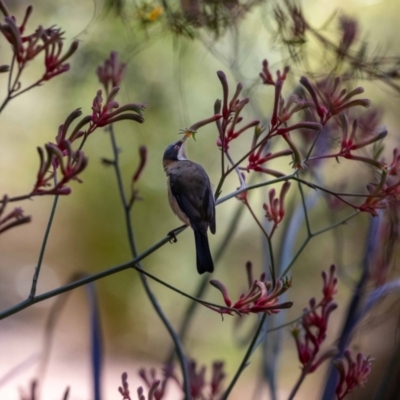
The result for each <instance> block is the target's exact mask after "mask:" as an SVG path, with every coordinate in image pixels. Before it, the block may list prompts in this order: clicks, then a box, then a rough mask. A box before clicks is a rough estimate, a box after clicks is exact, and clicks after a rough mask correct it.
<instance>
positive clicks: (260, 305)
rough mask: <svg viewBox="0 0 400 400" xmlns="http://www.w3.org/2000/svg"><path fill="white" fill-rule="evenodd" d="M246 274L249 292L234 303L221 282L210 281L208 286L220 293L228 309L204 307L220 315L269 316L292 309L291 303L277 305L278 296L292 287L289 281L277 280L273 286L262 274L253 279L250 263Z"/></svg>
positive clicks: (286, 279) (285, 279)
mask: <svg viewBox="0 0 400 400" xmlns="http://www.w3.org/2000/svg"><path fill="white" fill-rule="evenodd" d="M247 273H248V276H249V286H250V287H249V290H248V291H247V292H246V293H243V294H242V295H241V296H240V297H239V300H237V301H236V302H235V303H233V302H232V300H231V299H230V297H229V295H228V290H227V288H226V286H225V285H224V284H223V283H222V282H220V281H218V280H216V279H213V280H211V281H210V284H211V285H212V286H214V287H216V288H217V289H218V290H219V291H220V292H221V294H222V297H223V299H224V302H225V304H226V307H228V308H219V307H215V306H210V305H207V304H205V305H206V307H208V308H210V309H212V310H214V311H217V312H218V313H220V314H229V315H233V314H234V313H236V314H238V315H242V314H250V313H255V314H257V313H266V314H268V315H271V314H277V313H279V312H280V310H282V309H284V308H290V307H292V305H293V303H292V302H291V301H288V302H285V303H279V296H281V295H282V294H283V293H285V292H286V291H287V290H288V289H289V288H290V287H291V285H292V281H291V280H290V279H288V278H284V279H278V280H277V281H276V283H275V286H273V284H272V282H270V281H265V274H262V275H261V277H260V279H259V280H258V279H253V277H252V265H251V263H250V262H249V263H247Z"/></svg>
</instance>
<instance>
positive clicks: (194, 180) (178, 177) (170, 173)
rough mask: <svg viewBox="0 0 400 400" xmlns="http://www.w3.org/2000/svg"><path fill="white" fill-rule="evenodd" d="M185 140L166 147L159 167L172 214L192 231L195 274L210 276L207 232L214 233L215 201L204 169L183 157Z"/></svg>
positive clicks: (211, 264) (210, 264)
mask: <svg viewBox="0 0 400 400" xmlns="http://www.w3.org/2000/svg"><path fill="white" fill-rule="evenodd" d="M185 140H186V137H184V138H183V139H182V140H178V141H177V142H176V143H172V144H170V145H169V146H168V147H167V149H166V150H165V152H164V157H163V166H164V171H165V173H166V174H167V177H168V200H169V204H170V206H171V208H172V211H173V212H174V213H175V214H176V215H177V216H178V218H179V219H180V220H181V221H183V222H184V223H185V224H186V225H190V226H191V228H192V229H193V231H194V239H195V243H196V263H197V271H198V273H199V274H203V273H204V272H213V271H214V263H213V260H212V257H211V253H210V247H209V245H208V238H207V229H208V228H210V231H211V233H213V234H214V233H215V201H214V195H213V192H212V188H211V184H210V179H209V178H208V175H207V173H206V171H205V170H204V168H203V167H202V166H201V165H199V164H196V163H194V162H192V161H190V160H188V159H187V158H186V156H185V144H184V143H185Z"/></svg>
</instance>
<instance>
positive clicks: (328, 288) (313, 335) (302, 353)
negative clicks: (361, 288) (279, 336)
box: [292, 265, 338, 373]
mask: <svg viewBox="0 0 400 400" xmlns="http://www.w3.org/2000/svg"><path fill="white" fill-rule="evenodd" d="M322 278H323V281H324V286H323V289H322V293H323V298H322V300H321V301H320V302H319V303H317V301H316V300H315V299H314V298H312V299H311V300H310V302H309V304H310V308H305V309H304V310H303V317H302V319H301V322H300V324H301V327H302V328H303V331H304V332H303V333H302V332H301V330H300V327H295V328H293V329H292V335H293V337H294V339H295V341H296V346H297V352H298V356H299V360H300V362H301V364H302V366H303V369H304V370H306V371H307V373H311V372H313V371H315V370H316V369H317V368H318V367H319V366H320V365H321V364H322V362H324V361H325V360H326V359H328V358H331V357H332V356H333V355H334V352H333V351H327V352H325V353H324V354H322V355H320V354H319V352H320V348H321V345H322V344H323V342H324V341H325V339H326V333H327V329H328V322H329V317H330V315H331V313H332V311H334V310H335V309H336V308H337V304H336V303H335V302H334V301H333V298H334V296H335V294H336V293H337V283H338V279H337V276H336V267H335V266H334V265H332V266H331V268H330V270H329V273H326V272H325V271H324V272H323V273H322Z"/></svg>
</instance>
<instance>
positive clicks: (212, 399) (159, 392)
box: [118, 360, 225, 400]
mask: <svg viewBox="0 0 400 400" xmlns="http://www.w3.org/2000/svg"><path fill="white" fill-rule="evenodd" d="M188 372H189V383H190V394H191V399H193V400H196V399H197V400H200V399H206V398H207V399H209V400H217V398H218V396H219V395H220V393H221V392H222V383H223V381H224V379H225V373H224V363H223V362H221V361H215V362H214V363H213V364H212V371H211V379H210V380H209V381H208V380H207V379H206V367H205V366H202V367H200V368H198V366H197V363H196V362H195V361H194V360H189V361H188ZM139 375H140V377H141V378H142V379H143V380H144V382H145V383H146V386H147V388H148V397H147V399H148V400H162V399H164V396H165V395H166V389H167V386H168V383H169V382H170V381H174V382H175V383H176V384H177V385H178V386H179V387H180V388H181V389H182V391H183V385H182V384H181V382H180V380H179V379H178V377H177V376H176V375H175V373H174V369H173V367H172V366H170V365H169V366H166V367H165V368H163V377H162V379H158V378H157V374H156V370H155V369H154V368H151V369H150V371H146V370H144V369H141V370H140V371H139ZM127 379H128V375H127V373H126V372H124V373H123V374H122V387H119V388H118V390H119V392H120V394H121V395H122V396H123V400H132V398H131V397H130V392H129V385H128V381H127ZM137 393H138V399H139V400H146V397H145V395H144V389H143V387H142V386H140V387H139V388H138V390H137Z"/></svg>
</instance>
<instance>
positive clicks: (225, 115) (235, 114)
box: [214, 71, 260, 152]
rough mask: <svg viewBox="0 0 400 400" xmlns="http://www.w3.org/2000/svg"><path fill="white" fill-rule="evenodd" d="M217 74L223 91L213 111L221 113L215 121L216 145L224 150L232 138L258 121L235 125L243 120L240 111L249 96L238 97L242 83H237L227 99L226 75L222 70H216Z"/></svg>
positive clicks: (254, 125)
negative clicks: (239, 125)
mask: <svg viewBox="0 0 400 400" xmlns="http://www.w3.org/2000/svg"><path fill="white" fill-rule="evenodd" d="M217 75H218V78H219V80H220V82H221V85H222V92H223V100H222V104H221V101H220V100H217V101H216V102H215V106H214V113H215V114H219V113H221V114H222V119H221V120H219V119H218V120H217V121H216V124H217V128H218V132H219V137H218V140H217V145H218V147H219V148H221V149H222V151H224V152H225V151H227V150H228V149H229V143H230V142H231V141H232V140H234V139H236V138H238V137H239V136H240V135H241V134H242V133H243V132H245V131H246V130H248V129H250V128H254V127H257V126H258V124H259V123H260V121H257V120H254V121H251V122H249V123H247V124H245V125H244V126H242V127H240V128H239V127H238V126H237V125H238V124H240V123H241V122H242V121H243V117H241V115H240V113H241V112H242V111H243V109H244V107H245V106H246V105H247V104H248V103H249V98H248V97H245V98H244V99H239V96H240V94H241V92H242V90H243V85H242V84H241V83H238V84H237V86H236V91H235V93H234V94H233V96H232V98H231V100H230V101H229V85H228V80H227V78H226V75H225V74H224V73H223V72H222V71H218V72H217Z"/></svg>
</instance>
